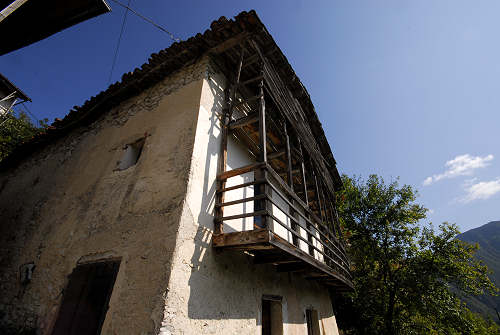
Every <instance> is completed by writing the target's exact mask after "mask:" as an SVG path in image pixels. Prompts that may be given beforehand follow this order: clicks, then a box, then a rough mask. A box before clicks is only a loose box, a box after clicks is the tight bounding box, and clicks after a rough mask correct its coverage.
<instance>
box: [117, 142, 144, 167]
mask: <svg viewBox="0 0 500 335" xmlns="http://www.w3.org/2000/svg"><path fill="white" fill-rule="evenodd" d="M144 142H146V138H141V139H138V140H137V141H135V142H134V143H130V144H127V145H126V146H125V149H124V152H123V155H122V159H121V160H120V161H119V162H118V170H120V171H122V170H126V169H128V168H129V167H131V166H133V165H135V164H137V161H138V160H139V157H141V153H142V148H143V147H144Z"/></svg>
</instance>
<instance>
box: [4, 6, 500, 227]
mask: <svg viewBox="0 0 500 335" xmlns="http://www.w3.org/2000/svg"><path fill="white" fill-rule="evenodd" d="M121 1H123V2H126V1H127V0H121ZM109 3H110V5H111V7H112V8H113V11H112V13H109V14H105V15H102V16H100V17H98V18H95V19H92V20H89V21H87V22H84V23H82V24H80V25H77V26H75V27H72V28H70V29H67V30H65V31H63V32H60V33H58V34H56V35H54V36H52V37H50V38H48V39H45V40H43V41H41V42H38V43H36V44H33V45H31V46H29V47H26V48H24V49H21V50H17V51H15V52H12V53H10V54H8V55H4V56H1V57H0V72H2V73H3V74H5V75H6V76H7V77H8V78H10V79H11V80H12V81H13V82H14V83H15V84H16V85H18V86H19V87H20V88H22V89H23V90H24V91H25V92H26V93H27V94H28V95H29V96H30V97H31V98H32V99H33V103H31V104H30V105H29V107H30V109H31V111H32V112H33V113H34V114H36V116H37V117H38V118H43V117H48V118H49V119H50V120H51V121H52V120H53V119H54V118H55V117H62V116H64V115H65V114H66V113H67V112H68V111H69V110H70V109H71V107H72V106H74V105H81V104H82V103H83V102H84V101H85V100H86V99H88V98H89V97H90V96H92V95H95V94H97V93H98V92H100V91H101V90H103V89H105V88H106V87H107V84H108V77H109V71H110V67H111V63H112V59H113V54H114V49H115V46H116V43H117V38H118V35H119V32H120V27H121V20H122V17H123V13H124V10H123V9H122V8H121V7H118V6H117V5H115V4H114V3H113V2H111V1H109ZM131 7H132V8H134V9H136V10H137V11H139V12H140V13H142V14H144V15H146V16H148V17H150V18H151V19H153V20H154V21H156V22H157V23H159V24H161V25H162V26H164V27H165V28H166V29H168V30H170V31H171V32H173V33H174V34H175V35H176V36H177V37H179V38H181V39H186V38H188V37H190V36H192V35H194V34H196V33H198V32H203V31H204V30H205V29H207V28H208V27H209V25H210V22H211V21H213V20H214V19H217V18H219V17H220V16H226V17H233V16H235V15H236V14H237V13H239V12H240V11H242V10H249V9H255V10H256V11H257V13H258V15H259V16H260V18H261V19H262V21H263V22H264V24H265V25H266V26H267V28H268V30H269V32H270V33H271V34H272V35H273V37H274V39H275V40H276V42H277V43H278V45H279V46H280V48H281V49H282V50H283V52H284V53H285V55H286V56H287V57H288V59H289V61H290V63H291V64H292V66H293V67H294V69H295V71H296V72H297V74H298V75H299V77H300V78H301V80H302V82H303V83H304V85H305V86H306V88H307V89H308V90H309V93H310V95H311V98H312V100H313V103H314V104H315V106H316V110H317V112H318V114H319V117H320V120H321V121H322V123H323V127H324V128H325V133H326V134H327V137H328V140H329V142H330V145H331V147H332V150H333V152H334V155H335V157H336V159H337V162H338V168H339V170H340V172H341V173H347V174H349V175H354V174H355V175H359V176H362V177H367V176H368V175H369V174H371V173H376V174H379V175H381V176H383V177H384V178H385V179H386V181H391V180H393V179H395V178H397V177H400V183H403V184H410V185H412V186H414V187H415V188H416V189H418V191H419V194H420V196H419V198H418V201H419V202H420V203H422V204H423V205H424V206H426V207H427V208H429V209H430V213H429V217H428V220H430V221H432V222H434V223H435V224H438V223H440V222H442V221H450V222H454V223H457V224H458V225H459V227H460V228H461V230H462V231H465V230H468V229H471V228H474V227H477V226H480V225H482V224H485V223H487V222H488V221H491V220H498V219H500V213H499V207H500V206H499V205H500V179H499V178H500V169H499V168H500V146H499V145H498V144H499V143H500V132H499V131H498V127H499V125H500V113H499V112H500V94H499V92H500V43H499V37H498V32H499V31H500V20H498V16H499V13H500V2H498V1H473V2H472V1H459V0H453V1H423V0H422V1H340V0H339V1H280V2H279V1H211V2H205V1H183V2H182V3H181V2H170V1H161V0H141V1H139V0H132V3H131ZM170 43H171V40H170V38H169V37H168V35H166V34H165V33H163V32H161V31H159V30H158V29H156V28H154V27H152V26H151V25H149V24H146V23H144V22H143V21H141V20H140V19H139V18H137V17H135V16H133V15H130V14H129V16H128V18H127V23H126V27H125V32H124V36H123V40H122V42H121V47H120V53H119V56H118V61H117V64H116V67H115V71H114V75H113V82H114V81H116V80H119V78H120V77H121V75H122V74H123V73H124V72H128V71H131V70H133V69H134V68H135V67H138V66H139V65H141V64H142V63H144V62H145V61H147V58H148V56H149V55H150V54H151V53H153V52H157V51H159V50H161V49H163V48H165V47H168V46H169V45H170Z"/></svg>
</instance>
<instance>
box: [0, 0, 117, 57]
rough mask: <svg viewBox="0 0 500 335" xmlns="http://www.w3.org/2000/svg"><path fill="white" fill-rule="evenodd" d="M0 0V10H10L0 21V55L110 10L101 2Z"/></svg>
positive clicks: (77, 0) (96, 0)
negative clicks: (0, 36) (0, 37)
mask: <svg viewBox="0 0 500 335" xmlns="http://www.w3.org/2000/svg"><path fill="white" fill-rule="evenodd" d="M13 2H14V1H13V0H0V10H2V12H3V10H4V9H6V8H7V7H8V6H9V5H11V6H12V5H15V6H14V7H10V8H12V9H14V8H15V10H13V11H8V16H6V17H4V18H2V19H1V20H0V31H2V43H0V55H3V54H6V53H9V52H11V51H14V50H17V49H20V48H22V47H25V46H27V45H30V44H32V43H35V42H38V41H40V40H42V39H44V38H47V37H49V36H50V35H53V34H55V33H57V32H59V31H61V30H63V29H66V28H68V27H71V26H73V25H75V24H77V23H80V22H83V21H85V20H88V19H91V18H93V17H96V16H98V15H101V14H104V13H107V12H109V11H110V10H111V8H110V7H109V5H108V4H107V3H106V1H104V0H71V1H68V0H45V1H38V0H24V1H21V2H17V3H16V4H13Z"/></svg>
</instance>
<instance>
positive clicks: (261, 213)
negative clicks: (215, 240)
mask: <svg viewBox="0 0 500 335" xmlns="http://www.w3.org/2000/svg"><path fill="white" fill-rule="evenodd" d="M266 214H267V211H257V212H252V213H243V214H238V215H230V216H224V217H222V218H220V219H218V220H220V221H229V220H236V219H243V218H249V217H251V216H260V215H266Z"/></svg>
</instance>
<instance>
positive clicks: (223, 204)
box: [215, 194, 266, 207]
mask: <svg viewBox="0 0 500 335" xmlns="http://www.w3.org/2000/svg"><path fill="white" fill-rule="evenodd" d="M265 197H266V195H265V194H259V195H257V196H255V197H249V198H244V199H239V200H234V201H228V202H223V203H220V204H219V203H216V204H215V206H216V207H225V206H231V205H237V204H241V203H244V202H249V201H254V200H259V199H264V198H265Z"/></svg>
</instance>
